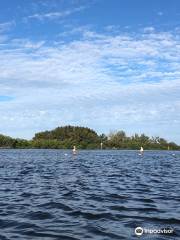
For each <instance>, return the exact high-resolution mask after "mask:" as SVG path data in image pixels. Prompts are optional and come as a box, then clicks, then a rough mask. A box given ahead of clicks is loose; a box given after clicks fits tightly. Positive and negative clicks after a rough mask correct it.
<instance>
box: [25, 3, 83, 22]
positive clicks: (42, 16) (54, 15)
mask: <svg viewBox="0 0 180 240" xmlns="http://www.w3.org/2000/svg"><path fill="white" fill-rule="evenodd" d="M84 9H85V7H83V6H81V7H76V8H73V9H69V10H66V11H53V12H47V13H36V14H33V15H30V16H28V17H27V18H29V19H37V20H40V21H43V20H46V19H47V20H56V19H59V18H64V17H67V16H69V15H71V14H73V13H76V12H79V11H82V10H84Z"/></svg>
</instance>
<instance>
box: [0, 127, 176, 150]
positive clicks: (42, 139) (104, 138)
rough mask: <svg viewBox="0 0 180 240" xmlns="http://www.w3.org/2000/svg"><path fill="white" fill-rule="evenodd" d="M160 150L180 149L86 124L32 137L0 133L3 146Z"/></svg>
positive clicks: (153, 139)
mask: <svg viewBox="0 0 180 240" xmlns="http://www.w3.org/2000/svg"><path fill="white" fill-rule="evenodd" d="M74 145H75V146H76V147H77V148H78V149H100V148H101V147H102V148H103V149H132V150H136V149H139V148H140V147H141V146H143V147H144V149H148V150H150V149H157V150H158V149H159V150H168V149H169V150H180V146H179V145H177V144H176V143H174V142H168V141H167V140H165V139H164V138H160V137H149V136H147V135H145V134H137V133H136V134H134V135H132V136H127V135H126V133H125V132H124V131H116V132H111V133H109V134H108V135H105V134H101V135H98V134H97V133H96V132H95V131H94V130H92V129H90V128H87V127H78V126H64V127H57V128H55V129H53V130H51V131H44V132H39V133H36V134H35V136H34V137H33V138H32V139H31V140H25V139H19V138H11V137H9V136H4V135H2V134H0V148H42V149H72V147H73V146H74Z"/></svg>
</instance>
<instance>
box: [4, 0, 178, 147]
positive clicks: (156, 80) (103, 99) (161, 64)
mask: <svg viewBox="0 0 180 240" xmlns="http://www.w3.org/2000/svg"><path fill="white" fill-rule="evenodd" d="M179 23H180V1H178V0H172V1H163V0H151V1H144V0H92V1H87V0H86V1H85V0H84V1H83V0H68V1H65V0H57V1H55V0H51V1H50V0H48V1H45V0H44V1H41V0H34V1H33V0H31V1H28V0H13V1H10V0H6V1H5V0H1V1H0V122H1V124H0V133H2V134H6V135H11V136H13V137H24V138H28V139H29V138H31V137H32V136H33V135H34V133H35V132H38V131H42V130H47V129H52V128H54V127H57V126H62V125H67V124H73V125H82V126H88V127H90V128H93V129H95V130H96V131H98V133H102V132H104V133H108V132H109V131H114V130H120V129H123V130H125V131H126V132H127V133H128V134H133V133H135V132H137V133H142V132H144V133H146V134H148V135H150V136H161V137H165V138H167V139H168V140H170V141H175V142H177V143H180V128H179V125H180V98H179V92H180V27H179Z"/></svg>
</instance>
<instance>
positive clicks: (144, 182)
mask: <svg viewBox="0 0 180 240" xmlns="http://www.w3.org/2000/svg"><path fill="white" fill-rule="evenodd" d="M179 176H180V152H170V151H159V152H158V151H147V152H145V154H144V156H139V155H138V152H136V151H81V152H79V154H78V155H76V156H72V154H71V152H70V151H63V150H2V149H1V150H0V183H1V184H0V239H2V240H4V239H10V240H11V239H20V240H26V239H33V240H34V239H35V240H36V239H43V240H51V239H62V240H66V239H74V240H75V239H82V240H84V239H96V240H111V239H137V237H136V236H135V234H134V229H135V228H136V227H139V226H140V227H146V228H159V229H161V228H164V227H171V228H174V229H175V232H174V235H173V236H171V237H169V236H166V235H154V236H153V237H152V236H150V235H142V236H141V237H140V238H141V239H152V238H153V239H179V236H180V227H179V226H180V207H179V206H180V192H179V189H180V178H179Z"/></svg>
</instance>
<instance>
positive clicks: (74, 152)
mask: <svg viewBox="0 0 180 240" xmlns="http://www.w3.org/2000/svg"><path fill="white" fill-rule="evenodd" d="M72 152H73V154H74V155H75V154H77V150H76V146H74V147H73V150H72Z"/></svg>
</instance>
